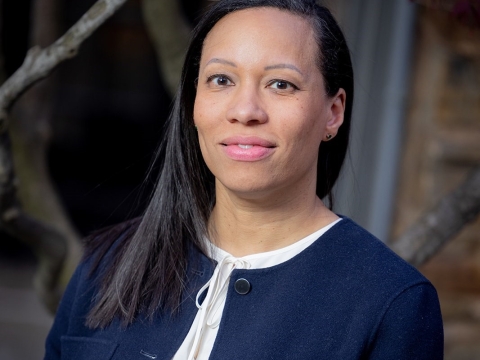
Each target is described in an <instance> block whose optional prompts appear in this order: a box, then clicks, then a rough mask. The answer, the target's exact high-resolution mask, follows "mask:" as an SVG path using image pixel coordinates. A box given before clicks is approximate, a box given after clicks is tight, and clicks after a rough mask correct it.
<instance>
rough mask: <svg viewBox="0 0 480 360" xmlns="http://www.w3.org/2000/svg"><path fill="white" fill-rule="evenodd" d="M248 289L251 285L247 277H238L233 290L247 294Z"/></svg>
mask: <svg viewBox="0 0 480 360" xmlns="http://www.w3.org/2000/svg"><path fill="white" fill-rule="evenodd" d="M250 289H251V286H250V283H249V282H248V280H247V279H238V280H237V281H235V291H236V292H237V293H239V294H240V295H247V294H248V293H249V292H250Z"/></svg>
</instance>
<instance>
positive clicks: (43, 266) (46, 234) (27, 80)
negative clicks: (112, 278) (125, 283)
mask: <svg viewBox="0 0 480 360" xmlns="http://www.w3.org/2000/svg"><path fill="white" fill-rule="evenodd" d="M125 2H126V0H99V1H98V2H97V3H95V5H94V6H93V7H92V8H90V10H89V11H88V12H87V13H86V14H85V15H84V16H82V18H81V19H80V20H79V21H78V22H77V23H76V24H75V25H74V26H73V27H71V28H70V29H69V30H68V31H67V32H66V33H65V35H63V36H62V37H61V38H59V39H58V40H57V41H55V43H53V44H52V45H50V46H49V47H47V48H46V49H43V50H42V49H41V48H40V47H38V46H37V47H34V48H32V49H31V50H30V51H29V52H28V54H27V57H26V59H25V61H24V63H23V65H22V66H21V67H20V68H19V69H18V70H17V71H16V72H15V73H14V74H13V75H12V76H11V77H10V78H9V79H8V80H6V81H5V82H4V83H3V85H2V86H1V87H0V227H1V228H2V229H3V230H5V231H6V232H8V233H10V234H11V235H13V236H14V237H15V238H17V239H19V240H22V241H24V242H25V243H27V244H28V245H29V246H30V247H31V248H32V249H33V250H34V252H35V254H36V255H37V258H38V259H39V270H38V271H37V273H36V276H35V280H34V286H35V288H36V290H37V292H38V293H39V295H40V298H41V300H42V301H43V302H44V304H45V305H46V306H47V308H48V309H49V310H50V311H52V312H54V311H55V309H56V306H57V304H58V300H59V299H60V296H61V292H62V290H63V289H62V288H61V287H60V286H59V280H60V277H61V275H62V269H63V267H64V264H65V259H66V255H67V243H68V236H67V238H66V234H64V233H63V232H61V231H59V230H58V229H56V228H54V227H53V226H49V225H46V224H45V223H44V222H42V221H39V220H38V219H34V218H33V217H31V216H28V215H27V214H26V213H25V212H24V210H23V209H22V208H21V206H20V204H19V201H18V197H17V182H18V181H17V179H16V176H15V173H14V167H13V160H12V150H11V142H10V136H9V132H8V130H9V128H8V119H9V114H8V111H9V109H10V108H11V106H12V105H13V103H14V102H15V100H16V99H18V97H19V96H20V95H21V94H22V93H23V92H25V91H26V90H27V89H28V88H29V87H30V86H32V85H33V84H34V83H35V82H36V81H38V80H40V79H42V78H45V77H46V76H48V75H49V73H50V72H51V71H52V70H53V69H54V68H55V67H56V66H57V65H58V64H60V63H61V62H63V61H65V60H67V59H69V58H71V57H73V56H75V55H76V54H77V52H78V49H79V47H80V45H81V44H82V42H83V41H84V40H85V39H87V38H88V37H89V36H90V35H91V34H92V33H93V32H94V31H95V30H96V29H97V28H98V27H99V26H100V25H101V24H102V23H103V22H105V20H106V19H108V18H109V17H110V16H111V15H112V14H113V13H114V12H115V11H116V10H117V9H118V8H119V7H120V6H121V5H123V4H124V3H125ZM37 25H38V24H37ZM37 120H38V119H37ZM29 140H30V139H29Z"/></svg>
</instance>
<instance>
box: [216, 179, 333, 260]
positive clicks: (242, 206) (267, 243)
mask: <svg viewBox="0 0 480 360" xmlns="http://www.w3.org/2000/svg"><path fill="white" fill-rule="evenodd" d="M336 219H338V217H337V216H336V215H335V214H334V213H333V212H331V211H330V210H329V209H328V208H326V207H325V205H324V204H323V202H322V201H321V200H320V199H319V198H318V197H316V196H315V195H311V194H310V196H301V195H300V194H297V196H279V194H277V196H270V197H269V200H268V199H265V198H263V199H261V200H259V199H254V200H252V199H245V198H242V197H239V196H236V195H235V194H232V193H230V192H228V191H218V188H217V198H216V204H215V207H214V209H213V211H212V214H211V217H210V223H209V232H210V234H209V235H210V239H211V240H212V241H213V242H214V243H215V245H217V246H218V247H220V248H221V249H223V250H225V251H227V252H229V253H230V254H232V255H234V256H236V257H241V256H245V255H250V254H256V253H261V252H266V251H272V250H276V249H280V248H283V247H285V246H288V245H290V244H293V243H295V242H296V241H298V240H300V239H302V238H304V237H306V236H308V235H309V234H311V233H313V232H315V231H316V230H318V229H320V228H322V227H324V226H326V225H328V224H330V223H331V222H333V221H335V220H336Z"/></svg>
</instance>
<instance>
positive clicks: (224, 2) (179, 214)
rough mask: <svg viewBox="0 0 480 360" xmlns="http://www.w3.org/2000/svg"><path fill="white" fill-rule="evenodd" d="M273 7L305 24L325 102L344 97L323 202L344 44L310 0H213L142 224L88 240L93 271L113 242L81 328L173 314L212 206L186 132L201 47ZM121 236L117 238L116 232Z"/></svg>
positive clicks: (326, 146)
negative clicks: (238, 18) (220, 29)
mask: <svg viewBox="0 0 480 360" xmlns="http://www.w3.org/2000/svg"><path fill="white" fill-rule="evenodd" d="M254 7H275V8H278V9H281V10H285V11H289V12H291V13H294V14H297V15H300V16H303V17H305V18H306V19H307V20H309V21H310V22H311V24H312V26H313V28H314V30H315V33H316V36H317V43H318V47H319V59H318V65H319V68H320V70H321V72H322V74H323V77H324V79H325V87H326V91H327V94H328V95H329V96H334V95H335V94H337V92H338V90H339V89H340V88H343V89H344V90H345V92H346V94H347V96H346V98H347V102H346V109H345V119H344V122H343V125H342V126H341V127H340V130H339V131H338V134H337V136H336V137H335V138H334V139H332V140H331V141H328V142H322V143H321V145H320V149H319V158H318V172H317V173H318V175H317V195H318V196H319V197H320V198H325V197H327V198H328V199H329V205H330V207H331V206H332V204H333V201H332V187H333V185H334V184H335V181H336V180H337V178H338V175H339V173H340V169H341V167H342V164H343V161H344V159H345V154H346V151H347V146H348V139H349V132H350V117H351V112H352V102H353V70H352V64H351V60H350V53H349V49H348V47H347V44H346V41H345V38H344V36H343V33H342V31H341V30H340V28H339V26H338V24H337V22H336V21H335V19H334V18H333V16H332V15H331V13H330V12H329V10H327V9H326V8H324V7H322V6H319V5H317V4H316V3H315V1H314V0H220V1H218V2H217V3H216V4H214V5H213V6H212V7H211V8H210V9H209V10H208V11H207V13H206V14H205V15H204V16H203V17H202V19H201V20H200V22H199V24H198V25H197V27H196V28H195V30H194V31H193V34H192V35H193V36H192V40H191V43H190V47H189V49H188V52H187V54H186V58H185V63H184V67H183V72H182V78H181V82H180V85H179V89H178V93H177V96H176V100H175V103H174V107H173V110H172V114H171V115H170V118H169V121H168V127H167V132H166V136H165V140H164V141H163V143H162V144H161V147H160V150H159V152H158V154H157V159H156V161H158V162H161V163H162V167H161V168H162V170H161V172H160V176H159V178H158V181H157V185H156V188H155V190H154V192H153V195H152V197H151V200H150V203H149V205H148V207H147V209H146V210H145V213H144V215H143V217H142V218H141V219H138V220H135V221H131V222H130V223H126V224H123V225H122V227H121V228H119V227H117V228H114V229H110V230H108V231H106V232H103V233H100V234H97V235H96V236H93V237H92V238H91V240H90V241H89V246H88V248H87V250H88V251H87V254H90V255H92V256H94V257H95V265H94V268H96V267H97V266H98V265H99V263H100V261H101V259H102V257H103V256H104V255H105V253H106V252H107V251H108V249H109V248H110V247H111V245H112V244H113V243H115V240H116V239H117V238H118V237H119V234H120V233H122V232H123V235H122V240H121V241H119V242H118V243H115V245H114V248H113V250H112V252H113V257H112V258H111V259H110V260H108V264H107V266H106V268H105V269H104V270H103V271H102V272H101V274H102V275H101V276H100V277H99V278H98V279H99V281H100V290H99V293H98V297H97V298H96V302H95V304H94V307H93V308H92V309H91V311H90V313H89V315H88V318H87V325H88V326H90V327H93V328H96V327H104V326H106V325H108V324H109V323H110V322H111V321H112V320H113V319H114V318H115V317H119V318H120V319H121V320H123V323H125V324H129V323H131V322H132V321H133V320H134V319H135V316H136V315H137V314H138V313H139V311H140V309H142V312H145V313H146V315H148V316H153V314H154V313H155V311H157V310H159V309H161V310H162V311H165V310H170V311H173V312H174V310H175V309H176V308H177V307H178V304H179V303H180V300H181V296H182V291H183V287H184V285H183V284H184V282H185V277H186V268H187V256H188V251H189V247H191V246H192V245H193V246H197V247H198V248H199V249H200V250H201V251H203V249H204V245H203V243H202V242H203V239H204V236H205V234H206V233H207V223H208V218H209V216H210V213H211V210H212V208H213V205H214V203H215V188H214V178H213V175H212V174H211V172H210V171H209V169H208V168H207V166H206V164H205V162H204V161H203V158H202V155H201V152H200V147H199V144H198V136H197V133H196V131H195V128H194V125H193V105H194V101H195V95H196V88H195V82H196V79H197V77H198V72H199V64H200V57H201V54H202V47H203V42H204V39H205V37H206V36H207V34H208V33H209V31H210V30H211V29H212V28H213V26H214V25H215V24H216V23H217V22H218V21H219V20H220V19H221V18H222V17H224V16H225V15H227V14H229V13H231V12H234V11H238V10H242V9H247V8H254ZM119 229H120V230H119Z"/></svg>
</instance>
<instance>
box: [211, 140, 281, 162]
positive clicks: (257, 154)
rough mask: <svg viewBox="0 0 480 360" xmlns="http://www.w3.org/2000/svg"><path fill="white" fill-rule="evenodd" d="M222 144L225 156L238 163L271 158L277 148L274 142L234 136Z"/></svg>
mask: <svg viewBox="0 0 480 360" xmlns="http://www.w3.org/2000/svg"><path fill="white" fill-rule="evenodd" d="M220 144H221V145H222V148H223V151H224V152H225V154H226V155H227V156H228V157H229V158H231V159H232V160H237V161H259V160H262V159H265V158H266V157H268V156H270V155H271V154H272V153H273V152H274V151H275V148H276V145H275V144H274V143H273V142H271V141H268V140H266V139H263V138H259V137H257V136H247V137H244V136H233V137H229V138H226V139H224V140H223V141H222V142H221V143H220Z"/></svg>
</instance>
